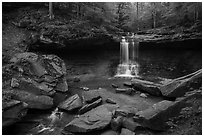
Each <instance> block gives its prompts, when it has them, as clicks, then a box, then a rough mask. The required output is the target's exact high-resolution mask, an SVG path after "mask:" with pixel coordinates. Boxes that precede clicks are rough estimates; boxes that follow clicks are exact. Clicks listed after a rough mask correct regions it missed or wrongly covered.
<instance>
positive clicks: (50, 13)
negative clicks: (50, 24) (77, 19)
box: [49, 2, 54, 20]
mask: <svg viewBox="0 0 204 137" xmlns="http://www.w3.org/2000/svg"><path fill="white" fill-rule="evenodd" d="M49 18H50V19H51V20H52V19H54V14H53V3H52V2H49Z"/></svg>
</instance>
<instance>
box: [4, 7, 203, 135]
mask: <svg viewBox="0 0 204 137" xmlns="http://www.w3.org/2000/svg"><path fill="white" fill-rule="evenodd" d="M46 10H47V9H46ZM46 10H45V9H40V8H39V9H38V10H36V9H34V8H30V7H25V8H21V9H18V10H17V11H13V12H8V13H6V14H4V13H3V23H2V62H3V65H7V64H8V61H9V60H10V59H11V58H12V57H13V55H14V54H16V53H22V52H25V51H28V46H30V45H32V44H33V43H35V42H36V41H35V40H33V39H32V37H33V36H34V37H35V36H36V32H37V35H38V33H39V32H42V31H41V30H44V29H43V28H44V27H45V26H48V29H47V30H48V31H46V32H43V33H44V34H45V33H47V34H52V35H50V36H49V38H50V39H51V40H52V41H54V42H56V41H58V42H61V40H63V39H70V40H73V39H76V38H79V40H80V39H81V38H82V37H83V36H85V35H86V36H88V38H92V37H95V36H99V35H98V34H100V37H102V36H104V35H105V36H110V38H112V37H114V36H113V33H112V32H114V31H115V30H116V29H115V28H113V30H112V32H111V33H109V32H107V31H106V29H104V28H103V27H101V28H97V27H93V26H91V25H88V26H87V27H86V28H83V27H84V26H86V24H89V23H87V22H82V21H78V20H71V21H70V22H73V23H72V24H71V25H70V24H69V23H67V24H68V25H65V23H66V22H65V21H62V19H61V18H60V13H58V14H57V15H56V19H55V20H54V21H51V22H50V21H49V20H47V18H48V17H47V11H46ZM28 11H29V12H28ZM18 13H21V14H19V15H18ZM31 13H33V14H31ZM17 15H18V16H17ZM34 16H36V17H35V18H34V19H33V17H34ZM43 18H44V20H42V19H43ZM28 21H29V25H28V24H27V22H28ZM36 22H37V23H36ZM16 23H17V24H19V23H20V24H24V23H25V24H24V25H20V26H18V25H16ZM40 24H41V25H40ZM69 25H70V26H69ZM38 26H39V27H38ZM53 26H54V27H55V29H52V27H53ZM65 26H68V28H64V27H65ZM56 28H58V30H57V29H56ZM71 28H72V30H71ZM201 28H202V26H201V25H200V23H197V24H195V25H194V26H192V27H190V28H189V29H186V28H183V27H178V26H177V27H174V28H171V27H168V29H164V28H158V29H156V30H155V29H154V30H148V31H145V32H142V33H141V34H140V35H141V37H140V38H141V39H143V40H144V41H145V40H147V41H159V40H161V39H162V40H164V39H165V40H167V39H168V40H169V39H171V40H176V39H178V38H179V39H182V38H184V39H185V38H198V39H201V35H202V33H201ZM169 29H171V31H169ZM56 30H57V31H56ZM62 30H66V31H62ZM90 30H91V31H90ZM55 31H56V32H55ZM82 31H83V32H82ZM51 32H52V33H51ZM53 32H55V33H53ZM76 32H77V33H76ZM167 32H169V33H168V34H166V33H167ZM56 34H58V36H59V37H55V36H56ZM79 35H80V36H79ZM90 35H91V36H90ZM172 36H173V37H172ZM52 38H53V39H52ZM56 38H57V39H56ZM69 73H72V72H68V74H69ZM125 81H127V80H124V81H123V80H118V81H115V80H107V79H100V80H97V81H96V80H95V79H94V80H93V79H89V78H87V79H86V81H80V82H73V83H72V82H71V83H70V82H69V83H68V84H69V85H70V87H73V89H80V87H85V86H86V87H89V88H90V89H97V88H99V87H100V88H105V89H107V90H110V91H111V93H110V94H113V92H114V91H113V88H112V87H111V83H114V84H116V85H121V86H122V84H123V82H125ZM99 85H100V86H99ZM3 87H4V86H3ZM74 91H75V90H73V92H74ZM136 96H137V98H139V96H138V95H136ZM124 100H125V97H124ZM188 103H189V104H190V107H188V109H187V110H183V111H184V112H183V113H182V114H181V115H180V116H179V117H177V118H175V119H172V121H171V128H170V129H169V130H168V131H166V132H162V133H161V132H160V133H153V132H151V131H149V130H147V131H141V133H138V134H172V135H176V134H177V135H178V134H181V135H186V134H190V135H192V134H202V98H197V99H196V100H195V99H194V100H190V101H189V102H188Z"/></svg>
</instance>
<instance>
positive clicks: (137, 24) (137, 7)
mask: <svg viewBox="0 0 204 137" xmlns="http://www.w3.org/2000/svg"><path fill="white" fill-rule="evenodd" d="M139 27H140V25H139V3H138V2H137V31H139Z"/></svg>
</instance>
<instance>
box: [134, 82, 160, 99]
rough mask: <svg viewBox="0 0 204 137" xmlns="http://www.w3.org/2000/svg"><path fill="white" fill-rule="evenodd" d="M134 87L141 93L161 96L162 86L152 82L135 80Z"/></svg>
mask: <svg viewBox="0 0 204 137" xmlns="http://www.w3.org/2000/svg"><path fill="white" fill-rule="evenodd" d="M131 83H132V87H133V88H134V89H135V90H139V91H141V92H146V93H149V94H150V95H154V96H161V95H162V94H161V91H160V89H159V87H160V86H161V85H160V84H156V83H153V82H150V81H144V80H138V79H134V80H132V81H131Z"/></svg>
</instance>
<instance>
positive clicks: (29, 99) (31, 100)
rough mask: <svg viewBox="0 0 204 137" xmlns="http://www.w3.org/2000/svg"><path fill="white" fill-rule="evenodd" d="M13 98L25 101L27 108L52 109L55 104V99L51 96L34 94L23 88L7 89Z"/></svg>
mask: <svg viewBox="0 0 204 137" xmlns="http://www.w3.org/2000/svg"><path fill="white" fill-rule="evenodd" d="M5 92H6V93H7V94H9V95H10V96H11V98H12V99H15V100H19V101H22V102H25V103H26V104H27V108H32V109H50V108H52V106H53V99H52V98H51V97H49V96H44V95H39V96H38V95H34V94H31V93H29V92H26V91H22V90H15V89H13V90H7V91H5Z"/></svg>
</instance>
